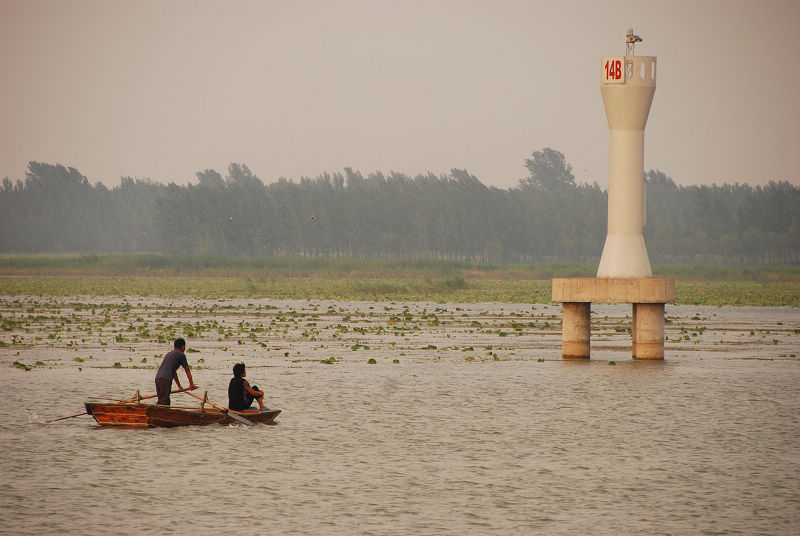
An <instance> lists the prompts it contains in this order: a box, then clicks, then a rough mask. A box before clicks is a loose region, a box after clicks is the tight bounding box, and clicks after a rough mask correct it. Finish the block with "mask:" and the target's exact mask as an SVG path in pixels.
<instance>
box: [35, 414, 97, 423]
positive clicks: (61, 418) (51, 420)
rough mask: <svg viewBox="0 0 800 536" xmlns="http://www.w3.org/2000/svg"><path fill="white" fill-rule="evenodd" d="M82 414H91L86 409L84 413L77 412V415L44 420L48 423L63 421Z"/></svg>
mask: <svg viewBox="0 0 800 536" xmlns="http://www.w3.org/2000/svg"><path fill="white" fill-rule="evenodd" d="M81 415H89V414H88V413H86V412H85V411H84V412H83V413H76V414H75V415H69V416H67V417H59V418H58V419H50V420H49V421H44V422H45V423H48V422H56V421H63V420H64V419H71V418H73V417H80V416H81Z"/></svg>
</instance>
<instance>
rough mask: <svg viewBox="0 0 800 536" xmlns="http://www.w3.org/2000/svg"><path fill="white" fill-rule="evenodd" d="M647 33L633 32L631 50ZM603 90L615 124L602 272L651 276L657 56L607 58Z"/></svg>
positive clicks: (603, 274) (612, 126)
mask: <svg viewBox="0 0 800 536" xmlns="http://www.w3.org/2000/svg"><path fill="white" fill-rule="evenodd" d="M637 40H638V41H641V38H639V37H638V36H635V35H633V31H632V30H631V31H629V32H628V35H627V43H628V51H629V52H630V53H631V54H632V53H633V44H634V43H635V42H636V41H637ZM600 91H601V93H602V94H603V105H604V106H605V109H606V119H607V120H608V128H609V152H608V158H609V159H608V234H607V236H606V243H605V247H604V248H603V255H602V257H601V258H600V266H599V268H598V269H597V277H649V276H651V275H652V272H651V270H650V260H649V259H648V257H647V248H646V247H645V245H644V237H643V236H642V230H643V229H644V225H645V220H646V215H645V211H646V192H645V185H644V180H643V179H642V175H643V174H644V128H645V126H646V125H647V116H648V115H649V113H650V104H651V103H652V102H653V95H654V94H655V92H656V58H655V57H653V56H633V55H626V56H614V57H606V58H603V60H602V62H601V66H600Z"/></svg>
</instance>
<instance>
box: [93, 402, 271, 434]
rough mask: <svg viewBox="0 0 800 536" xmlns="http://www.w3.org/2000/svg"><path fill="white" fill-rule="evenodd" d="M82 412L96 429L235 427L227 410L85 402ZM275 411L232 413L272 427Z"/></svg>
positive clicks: (233, 420) (235, 422) (237, 422)
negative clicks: (98, 426)
mask: <svg viewBox="0 0 800 536" xmlns="http://www.w3.org/2000/svg"><path fill="white" fill-rule="evenodd" d="M84 405H85V406H86V413H88V414H89V415H91V416H92V417H94V420H95V421H97V424H99V425H100V426H114V427H120V428H174V427H177V426H208V425H209V424H221V425H228V424H239V421H237V420H235V419H234V418H232V417H230V416H229V415H228V412H227V411H222V410H219V409H216V408H203V409H200V408H196V409H194V408H175V407H171V406H159V405H156V404H142V403H141V402H139V403H135V402H133V403H110V404H109V403H99V402H86V403H85V404H84ZM280 412H281V410H279V409H273V410H269V411H236V412H233V411H232V412H231V413H235V414H237V415H241V416H242V417H244V418H245V419H247V420H249V421H251V422H253V423H261V424H274V420H275V417H277V416H278V414H279V413H280Z"/></svg>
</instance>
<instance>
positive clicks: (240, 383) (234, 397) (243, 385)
mask: <svg viewBox="0 0 800 536" xmlns="http://www.w3.org/2000/svg"><path fill="white" fill-rule="evenodd" d="M245 376H247V371H246V370H245V368H244V363H236V364H235V365H234V366H233V378H231V382H230V383H229V384H228V407H229V408H230V409H232V410H234V411H243V410H246V409H253V410H254V409H256V408H252V407H250V405H251V404H252V403H253V400H255V401H256V402H258V409H259V411H267V410H269V408H268V407H267V406H265V405H264V391H261V390H259V389H258V386H257V385H254V386H253V387H250V383H248V381H247V380H245V379H244V377H245Z"/></svg>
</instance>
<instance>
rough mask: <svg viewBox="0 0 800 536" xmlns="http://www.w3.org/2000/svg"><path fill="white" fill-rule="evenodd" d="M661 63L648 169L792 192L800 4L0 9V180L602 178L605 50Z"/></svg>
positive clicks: (502, 2) (104, 0)
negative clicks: (31, 165)
mask: <svg viewBox="0 0 800 536" xmlns="http://www.w3.org/2000/svg"><path fill="white" fill-rule="evenodd" d="M629 26H633V27H634V29H635V30H636V33H637V34H639V35H640V36H642V37H643V38H644V41H643V42H642V43H640V44H639V45H638V46H637V47H636V53H637V54H639V55H652V56H657V57H658V87H657V89H656V94H655V99H654V101H653V107H652V109H651V112H650V119H649V121H648V124H647V130H646V136H645V169H650V168H654V169H659V170H662V171H664V172H665V173H666V174H667V175H669V176H671V177H672V178H673V179H675V181H676V182H677V183H679V184H684V185H688V184H699V183H708V184H710V183H713V182H716V183H718V184H719V183H723V182H729V183H733V182H747V183H751V184H765V183H766V182H768V181H769V180H786V181H789V182H791V183H793V184H795V185H800V102H799V101H798V94H799V92H800V29H799V27H800V2H798V1H797V0H787V1H779V0H762V1H759V2H756V1H731V0H720V1H717V0H713V1H703V0H691V1H669V2H666V1H661V0H658V1H650V0H640V1H623V0H614V1H604V2H597V1H594V0H576V1H567V0H563V1H555V0H554V1H535V0H528V1H510V0H492V1H466V0H463V1H450V0H446V1H436V0H424V1H416V0H399V1H379V0H372V1H368V0H363V1H356V0H341V1H296V0H279V1H272V0H264V1H235V2H209V1H197V0H190V1H189V0H187V1H168V0H158V1H135V2H134V1H125V2H122V1H109V0H97V1H94V0H63V1H62V0H58V1H37V0H21V1H17V0H0V126H1V127H0V178H2V177H6V176H7V177H9V178H11V179H12V180H16V179H22V178H24V176H25V170H26V168H27V163H28V161H30V160H38V161H42V162H48V163H62V164H64V165H66V166H73V167H75V168H77V169H78V170H79V171H80V172H81V173H83V174H84V175H86V176H87V177H88V179H89V181H90V182H91V183H95V182H98V181H101V182H103V183H105V184H106V185H108V186H109V187H113V186H116V185H118V184H119V179H120V177H121V176H132V177H139V178H148V177H149V178H151V179H153V180H157V181H161V182H170V181H174V182H177V183H179V184H185V183H187V182H196V179H195V177H194V174H195V173H196V172H197V171H200V170H203V169H209V168H212V169H216V170H218V171H220V172H222V173H223V174H224V171H225V169H226V168H227V165H228V163H230V162H240V163H244V164H247V165H248V166H249V167H250V168H251V169H252V170H253V171H254V172H255V173H256V174H257V175H258V176H259V177H261V178H262V179H263V180H264V181H265V182H267V183H269V182H272V181H274V180H276V179H277V178H278V177H281V176H283V177H286V178H289V179H295V180H297V179H299V178H300V177H303V176H310V177H313V176H316V175H318V174H320V173H322V172H324V171H330V172H333V171H341V170H342V169H343V168H344V167H346V166H350V167H353V168H355V169H357V170H360V171H361V172H362V173H364V174H368V173H371V172H375V171H383V172H388V171H392V170H394V171H399V172H403V173H407V174H411V175H414V174H417V173H424V172H427V171H431V172H433V173H435V174H440V173H446V172H448V171H449V170H450V169H451V168H454V167H457V168H465V169H467V170H468V171H470V172H471V173H473V174H474V175H476V176H477V177H478V178H479V179H480V180H481V181H482V182H483V183H485V184H489V185H495V186H499V187H504V188H505V187H509V186H513V185H515V184H516V183H517V181H518V180H519V179H520V178H521V177H523V176H525V174H526V170H525V168H524V164H523V163H524V160H525V158H526V157H528V156H529V155H530V154H531V153H532V152H533V151H536V150H540V149H542V148H544V147H552V148H554V149H556V150H558V151H561V152H562V153H564V155H565V157H566V159H567V161H568V162H570V163H571V164H572V165H573V172H574V174H575V176H576V179H577V181H578V182H590V183H591V182H597V183H599V184H600V185H601V186H603V187H605V186H606V185H607V166H608V126H607V124H606V121H605V115H604V112H603V104H602V99H601V97H600V89H599V86H600V77H599V66H600V58H601V57H602V56H607V55H622V54H624V52H625V44H624V38H625V33H626V30H627V28H628V27H629Z"/></svg>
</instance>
